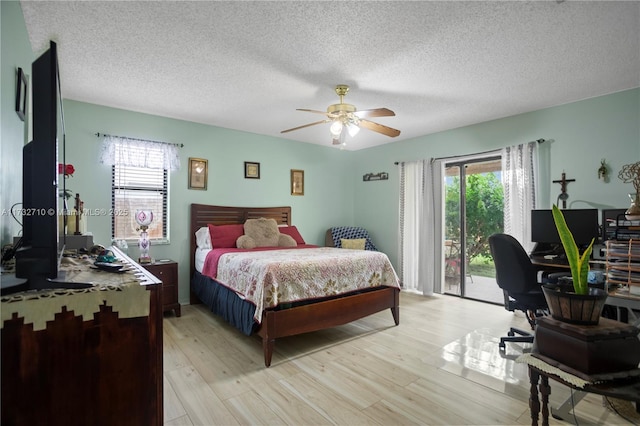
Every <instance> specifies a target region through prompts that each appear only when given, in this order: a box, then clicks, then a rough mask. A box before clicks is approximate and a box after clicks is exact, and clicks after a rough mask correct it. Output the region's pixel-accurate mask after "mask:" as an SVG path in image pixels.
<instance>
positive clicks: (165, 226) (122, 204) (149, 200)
mask: <svg viewBox="0 0 640 426" xmlns="http://www.w3.org/2000/svg"><path fill="white" fill-rule="evenodd" d="M136 145H137V144H127V143H118V142H115V143H114V150H115V156H114V158H115V160H114V164H113V165H112V166H111V207H112V209H113V212H114V214H113V215H112V219H111V237H112V238H116V239H123V238H124V239H137V238H138V237H139V236H140V231H139V230H138V228H139V225H138V224H137V223H136V220H135V212H136V210H143V209H144V210H151V211H152V212H153V221H152V222H151V224H150V225H149V229H148V230H147V232H148V233H149V238H150V239H152V240H155V241H168V240H169V220H168V199H169V177H168V175H169V172H168V170H166V169H164V168H159V167H136V166H131V165H125V164H127V161H126V160H125V159H127V160H128V159H129V158H130V157H131V156H134V155H139V150H140V146H136ZM154 145H155V146H154ZM133 150H135V152H134V151H133ZM144 150H145V164H148V165H157V164H160V165H162V164H164V159H163V157H164V156H165V155H166V150H165V149H164V147H163V146H162V144H153V143H147V144H145V146H144Z"/></svg>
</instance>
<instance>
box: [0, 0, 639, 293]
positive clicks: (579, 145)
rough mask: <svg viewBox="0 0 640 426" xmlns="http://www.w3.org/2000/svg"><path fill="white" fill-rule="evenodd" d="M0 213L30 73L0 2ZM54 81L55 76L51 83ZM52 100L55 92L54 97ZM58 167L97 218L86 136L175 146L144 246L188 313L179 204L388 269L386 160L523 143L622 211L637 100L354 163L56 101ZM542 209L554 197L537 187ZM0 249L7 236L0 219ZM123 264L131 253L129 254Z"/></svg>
mask: <svg viewBox="0 0 640 426" xmlns="http://www.w3.org/2000/svg"><path fill="white" fill-rule="evenodd" d="M0 10H1V15H2V16H1V18H2V29H1V30H2V52H1V54H2V57H1V72H2V75H1V80H0V83H1V89H2V90H1V94H0V99H1V100H0V105H1V119H2V122H1V132H0V135H1V137H2V139H1V162H2V163H1V164H2V169H1V170H0V200H1V202H2V205H1V208H9V207H10V206H11V205H12V204H14V203H16V202H19V201H21V198H22V195H21V179H20V174H21V156H22V154H21V149H22V146H23V145H24V143H25V141H26V140H27V138H28V131H27V128H28V127H27V126H26V123H27V122H28V120H27V122H25V123H23V122H22V121H20V120H19V118H18V116H17V115H16V114H15V111H14V102H15V84H16V69H17V67H22V68H23V69H26V70H28V71H27V73H28V74H30V69H31V65H30V64H31V62H32V61H33V59H34V58H35V54H34V53H33V52H32V51H31V47H30V43H29V39H28V35H27V32H26V28H25V24H24V18H23V17H22V12H21V9H20V5H19V3H18V2H13V1H2V2H1V9H0ZM61 78H62V79H63V80H64V75H62V76H61ZM63 95H64V93H63ZM64 108H65V120H66V130H67V145H66V146H67V153H66V156H67V162H68V163H71V164H73V165H74V166H75V168H76V173H75V175H74V176H73V177H72V178H70V179H69V180H67V187H68V188H70V189H72V190H73V191H74V192H78V193H80V195H81V198H82V199H83V200H84V202H85V207H86V208H87V209H101V208H104V209H109V208H110V205H111V199H110V169H109V167H107V166H104V165H101V164H99V163H98V150H99V142H100V140H99V139H98V138H97V137H96V136H95V134H96V133H97V132H99V133H108V134H113V135H122V136H128V137H135V138H142V139H150V140H157V141H164V142H173V143H183V144H184V147H183V148H181V149H180V155H181V164H182V167H181V169H180V170H179V171H176V172H173V173H171V175H170V194H171V195H170V206H169V208H170V243H169V244H166V245H158V246H152V255H153V256H154V257H156V258H172V259H175V260H177V261H178V262H180V271H179V275H180V277H179V279H180V301H181V302H182V303H187V302H188V294H189V273H188V264H189V259H188V251H189V247H188V241H189V237H188V235H187V229H188V221H189V204H190V203H205V204H219V205H235V206H246V205H253V206H275V205H290V206H291V207H292V218H293V223H294V224H295V225H297V226H298V227H299V228H300V230H301V232H302V235H303V236H304V237H305V239H307V241H309V242H310V243H315V244H322V243H323V241H324V232H325V230H326V229H327V228H329V227H331V226H335V225H359V226H364V227H366V228H368V229H369V231H370V233H371V234H372V237H373V239H374V241H375V243H376V245H377V246H378V247H379V248H380V249H381V250H383V251H385V252H386V253H387V254H388V255H389V257H390V259H391V261H392V262H393V263H394V265H397V255H398V252H397V238H398V236H397V228H398V193H399V182H398V173H397V166H395V165H394V164H393V163H394V162H395V161H410V160H418V159H425V158H432V157H448V156H454V155H464V154H472V153H478V152H484V151H488V150H494V149H499V148H502V147H504V146H508V145H515V144H519V143H523V142H528V141H531V140H535V139H540V138H544V139H548V140H551V142H550V153H551V154H550V155H551V164H550V174H549V176H544V178H546V181H548V182H550V181H551V180H554V179H559V178H560V175H561V173H562V172H563V171H565V172H566V173H567V177H568V178H572V179H576V181H575V182H573V183H570V184H569V187H568V192H569V194H570V198H569V201H568V202H569V205H568V206H569V207H571V208H586V207H598V208H617V207H627V206H628V205H629V200H628V197H627V195H626V194H627V193H629V192H631V191H632V190H633V188H632V186H631V185H629V184H623V183H622V182H621V181H620V180H619V179H618V178H617V173H618V171H619V170H620V168H621V166H622V165H624V164H629V163H632V162H636V161H638V160H640V128H639V123H640V89H634V90H628V91H624V92H620V93H615V94H611V95H607V96H602V97H598V98H593V99H588V100H584V101H580V102H575V103H572V104H567V105H562V106H557V107H553V108H547V109H544V110H540V111H535V112H531V113H527V114H521V115H517V116H513V117H507V118H503V119H500V120H494V121H490V122H485V123H480V124H476V125H472V126H467V127H463V128H459V129H454V130H449V131H445V132H441V133H436V134H432V135H427V136H423V137H419V138H415V139H412V140H407V141H403V142H392V143H389V144H387V145H382V146H378V147H375V148H371V149H367V150H361V151H356V152H349V151H340V150H337V149H335V148H333V147H331V146H328V145H327V146H320V145H313V144H305V143H295V142H292V141H289V140H285V139H280V138H273V137H266V136H260V135H256V134H252V133H246V132H240V131H235V130H229V129H223V128H218V127H214V126H208V125H203V124H197V123H192V122H186V121H181V120H175V119H169V118H164V117H158V116H152V115H147V114H141V113H136V112H131V111H125V110H121V109H114V108H108V107H103V106H99V105H92V104H87V103H82V102H76V101H71V100H65V102H64ZM189 157H198V158H205V159H207V160H209V179H208V188H207V190H206V191H198V190H189V189H187V161H188V158H189ZM602 159H606V162H607V164H608V165H609V168H610V170H611V179H610V181H609V182H608V183H605V182H602V181H599V180H598V179H597V169H598V167H600V161H601V160H602ZM244 161H254V162H259V163H260V165H261V168H260V175H261V176H260V179H259V180H256V179H244V170H243V165H244ZM290 169H302V170H304V172H305V195H304V196H302V197H299V196H292V195H290V189H289V171H290ZM378 172H387V173H389V180H386V181H370V182H363V181H362V176H363V175H364V174H366V173H378ZM546 186H547V188H545V189H546V192H547V193H548V194H549V200H543V202H547V203H549V204H550V203H552V202H554V201H555V197H556V196H557V194H558V193H559V186H557V184H552V183H548V184H547V185H546ZM0 223H1V230H2V244H5V243H7V242H9V241H10V240H11V237H12V236H13V235H15V234H16V233H17V232H18V230H19V227H18V226H17V224H15V223H13V219H11V218H10V217H8V216H6V215H3V216H2V218H1V222H0ZM87 225H88V229H89V230H90V231H91V232H92V233H93V234H94V240H95V241H96V242H99V243H102V244H109V243H110V241H109V240H110V217H108V216H92V217H89V218H88V224H87ZM130 254H131V255H132V257H137V254H138V253H137V249H135V248H131V249H130Z"/></svg>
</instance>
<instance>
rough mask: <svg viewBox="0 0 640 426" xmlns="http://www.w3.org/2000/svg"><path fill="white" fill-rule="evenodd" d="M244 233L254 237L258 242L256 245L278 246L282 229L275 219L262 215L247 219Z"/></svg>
mask: <svg viewBox="0 0 640 426" xmlns="http://www.w3.org/2000/svg"><path fill="white" fill-rule="evenodd" d="M244 235H248V236H249V237H251V238H253V239H254V241H255V242H256V247H277V246H278V240H279V238H280V231H279V230H278V223H277V222H276V220H275V219H266V218H264V217H261V218H259V219H247V221H246V222H245V223H244ZM234 241H235V240H234Z"/></svg>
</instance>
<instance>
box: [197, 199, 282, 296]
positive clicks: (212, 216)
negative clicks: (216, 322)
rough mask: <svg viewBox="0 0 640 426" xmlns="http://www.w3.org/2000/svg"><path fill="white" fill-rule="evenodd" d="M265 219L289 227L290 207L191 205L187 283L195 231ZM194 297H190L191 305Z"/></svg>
mask: <svg viewBox="0 0 640 426" xmlns="http://www.w3.org/2000/svg"><path fill="white" fill-rule="evenodd" d="M261 217H265V218H267V219H275V220H276V222H278V225H291V207H229V206H210V205H207V204H191V222H190V224H189V247H190V250H189V255H190V258H189V265H190V266H189V281H191V278H192V277H193V273H194V272H195V269H196V268H195V253H196V231H197V230H198V229H200V228H201V227H203V226H207V225H208V224H212V225H229V224H233V223H245V222H246V220H247V219H258V218H261ZM194 299H195V297H194V296H193V294H192V295H191V303H194Z"/></svg>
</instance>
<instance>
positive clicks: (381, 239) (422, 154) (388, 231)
mask: <svg viewBox="0 0 640 426" xmlns="http://www.w3.org/2000/svg"><path fill="white" fill-rule="evenodd" d="M541 138H543V139H547V140H550V160H551V163H550V174H549V176H544V178H546V182H548V188H544V189H546V191H544V189H543V192H545V193H547V194H549V199H548V200H541V202H542V203H543V204H544V203H546V204H547V205H543V206H542V207H543V208H544V207H550V206H551V204H552V203H555V201H556V197H557V195H558V194H559V193H560V186H559V185H558V184H554V183H551V181H552V180H557V179H560V178H561V174H562V172H563V171H564V172H565V173H566V174H567V179H575V180H576V181H575V182H572V183H570V184H568V186H567V192H568V193H569V197H570V198H569V200H568V201H567V208H574V209H578V208H599V209H602V208H622V207H624V208H627V207H629V204H630V200H629V197H628V195H627V194H628V193H630V192H633V186H632V185H631V184H624V183H622V181H620V180H619V179H618V177H617V176H618V172H619V171H620V169H621V167H622V166H623V165H624V164H630V163H635V162H636V161H639V160H640V89H633V90H627V91H624V92H619V93H614V94H611V95H607V96H601V97H597V98H592V99H587V100H584V101H580V102H574V103H571V104H566V105H561V106H557V107H553V108H546V109H543V110H539V111H534V112H530V113H526V114H520V115H516V116H512V117H507V118H503V119H500V120H493V121H488V122H484V123H480V124H476V125H472V126H467V127H462V128H459V129H453V130H449V131H445V132H441V133H436V134H432V135H427V136H423V137H419V138H415V139H412V140H408V141H404V142H399V143H391V144H387V145H382V146H378V147H375V148H370V149H367V150H362V151H358V152H356V156H357V165H354V167H353V169H352V173H353V176H352V179H353V180H354V181H355V182H356V185H355V191H354V201H355V206H354V212H355V217H356V222H358V223H359V224H362V226H365V227H367V228H369V229H371V230H373V232H372V233H374V236H375V241H376V244H377V245H378V247H380V248H381V249H382V250H383V251H385V252H386V253H387V254H388V255H389V257H390V259H391V261H392V262H393V263H394V265H397V258H398V244H397V239H398V233H397V231H398V201H397V200H398V194H399V182H398V171H397V170H396V169H397V166H395V165H394V164H393V163H394V162H395V161H411V160H420V159H426V158H438V157H450V156H455V155H464V154H473V153H480V152H485V151H491V150H495V149H500V148H502V147H505V146H509V145H516V144H520V143H524V142H529V141H532V140H537V139H541ZM547 143H549V142H547ZM602 159H605V160H606V164H607V165H608V167H609V171H610V173H611V175H610V179H609V181H608V182H603V181H601V180H598V174H597V170H598V168H599V167H600V161H601V160H602ZM387 170H389V171H390V172H391V173H389V181H386V182H384V183H382V182H362V179H358V177H359V176H362V174H363V173H366V172H367V171H374V172H375V171H387Z"/></svg>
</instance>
